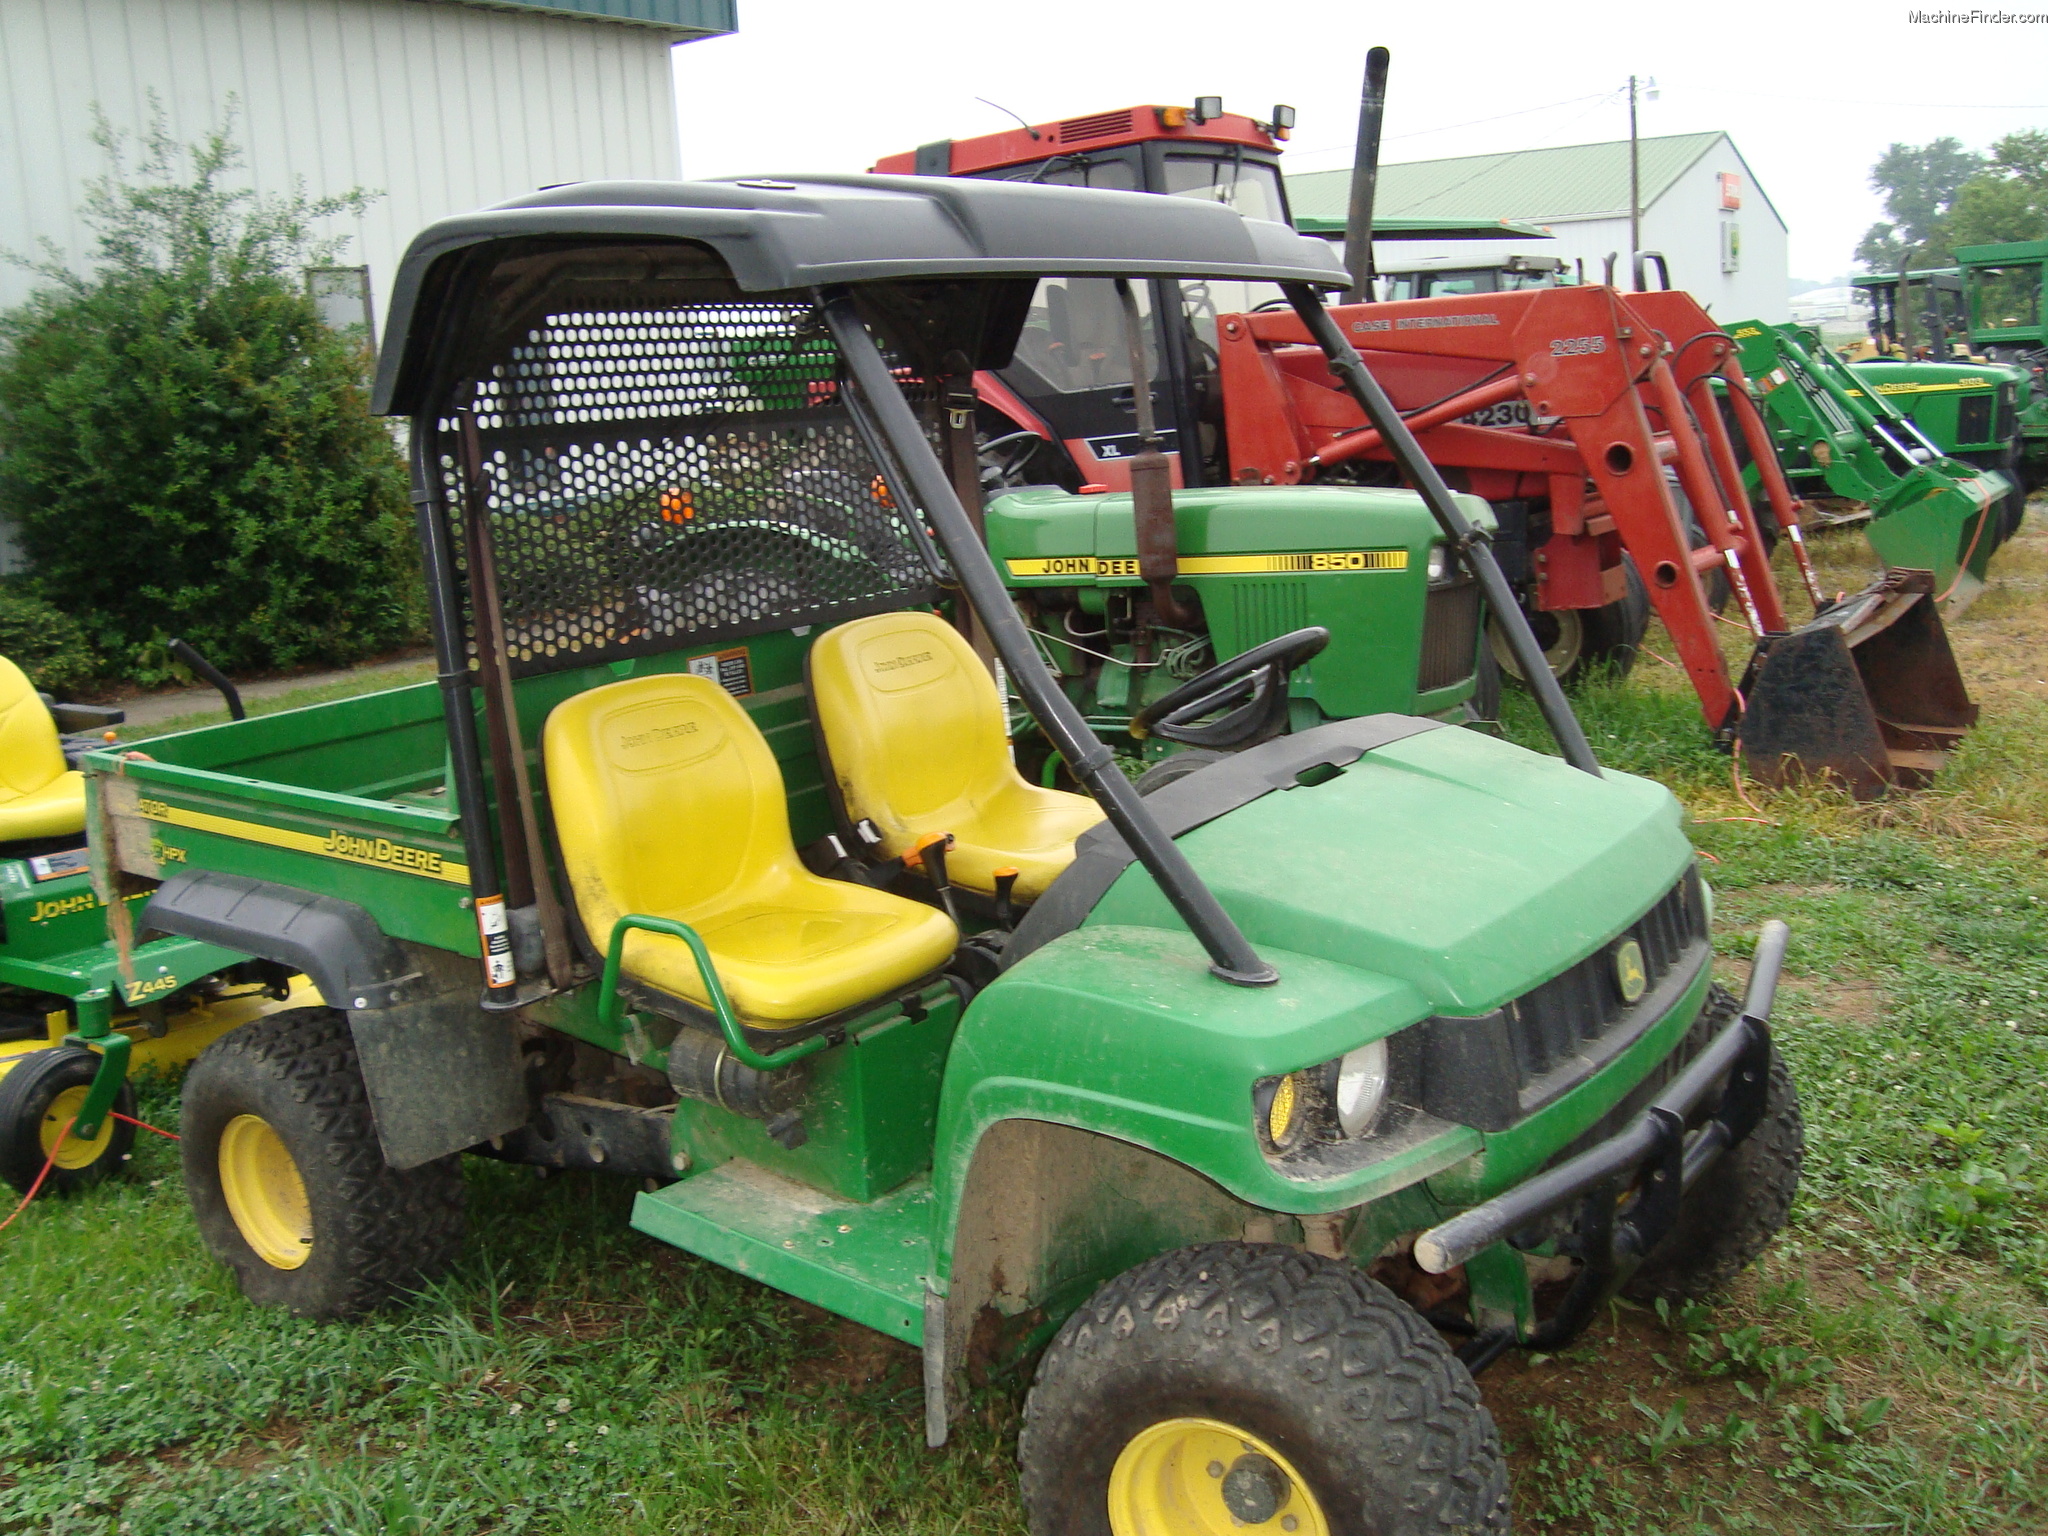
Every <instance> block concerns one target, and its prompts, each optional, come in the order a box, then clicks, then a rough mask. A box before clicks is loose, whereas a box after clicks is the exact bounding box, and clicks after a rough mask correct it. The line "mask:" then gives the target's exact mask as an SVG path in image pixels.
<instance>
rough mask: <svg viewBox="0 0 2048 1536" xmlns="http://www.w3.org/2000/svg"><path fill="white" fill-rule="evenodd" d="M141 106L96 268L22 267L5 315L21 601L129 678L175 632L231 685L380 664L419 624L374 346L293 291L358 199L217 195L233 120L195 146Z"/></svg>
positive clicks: (95, 227) (105, 206) (96, 193)
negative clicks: (227, 673) (60, 622)
mask: <svg viewBox="0 0 2048 1536" xmlns="http://www.w3.org/2000/svg"><path fill="white" fill-rule="evenodd" d="M152 106H153V108H155V110H154V114H153V120H152V123H151V126H150V128H149V129H148V131H147V132H146V133H145V134H144V135H142V139H141V145H140V153H139V155H137V154H135V153H134V146H133V145H132V144H131V143H130V141H129V140H128V139H127V137H126V136H125V135H121V134H117V133H115V132H114V131H113V130H112V129H111V128H109V126H108V125H107V123H106V121H105V119H104V118H100V119H99V122H98V126H97V131H96V135H95V137H96V140H97V142H98V143H99V144H100V146H101V147H102V149H104V150H105V151H106V154H107V156H108V161H109V170H108V173H107V174H106V175H105V176H104V177H102V178H100V179H99V180H97V181H95V182H92V183H90V184H89V186H88V189H87V196H86V198H85V200H84V203H83V205H82V209H81V212H82V215H83V217H84V219H85V221H86V222H87V224H88V227H89V228H90V229H91V230H92V231H93V234H94V239H95V245H96V254H97V261H96V263H95V265H94V267H93V269H92V270H91V271H90V272H88V273H83V274H81V273H77V272H73V271H71V270H69V269H68V268H67V267H66V266H65V265H64V263H63V262H62V260H61V259H60V257H59V255H58V253H57V252H56V251H55V249H54V248H53V247H49V246H48V245H47V244H46V246H45V256H44V259H43V260H41V261H34V262H31V261H26V260H24V259H23V258H20V257H15V258H13V259H14V260H16V261H17V262H20V263H21V264H23V265H27V266H30V267H31V268H32V269H33V270H34V271H35V272H37V273H38V275H39V276H40V277H42V278H43V279H44V285H43V286H42V287H41V288H39V289H38V291H37V292H36V293H35V294H34V295H33V296H32V297H31V298H30V299H29V301H28V302H27V303H26V304H24V305H23V306H21V307H20V308H19V309H16V310H14V311H12V312H11V313H9V314H7V315H5V316H0V515H5V516H7V517H9V518H11V519H12V520H13V522H14V523H15V525H16V528H17V530H18V533H19V538H20V543H21V546H22V549H23V552H24V553H25V554H26V555H27V557H28V559H29V563H30V567H31V574H30V577H29V584H30V586H31V587H32V589H33V590H34V592H35V593H36V594H37V595H39V596H41V597H42V598H44V599H45V600H47V601H49V602H51V603H53V604H55V605H56V606H58V607H60V608H62V609H63V610H65V611H66V612H68V613H70V614H72V615H74V616H76V617H77V618H78V619H79V620H80V621H81V622H82V623H83V625H84V627H85V630H86V633H87V636H88V638H89V639H90V640H91V641H92V643H93V644H94V645H95V646H96V647H97V648H98V649H99V651H100V653H101V654H102V656H103V657H104V658H105V659H106V661H107V663H108V664H109V665H110V666H111V667H112V668H113V669H115V670H117V671H119V672H121V673H123V674H124V675H126V676H128V677H131V678H133V679H135V680H136V681H141V682H153V681H158V680H161V679H162V678H164V677H167V676H169V675H170V673H171V663H170V661H169V659H168V657H167V656H166V655H165V653H164V642H165V641H166V640H167V639H169V638H170V637H171V636H173V635H182V636H183V637H184V638H186V639H188V640H190V641H191V642H192V643H193V644H194V645H196V646H198V647H199V648H200V649H201V650H202V651H203V652H206V653H208V654H209V655H210V656H211V657H212V659H214V660H215V661H216V662H217V663H218V664H219V665H221V666H224V667H228V668H231V669H242V670H249V669H258V668H269V667H286V666H292V665H297V664H301V663H305V662H328V663H334V662H345V661H350V660H354V659H357V658H359V657H362V656H364V655H369V654H373V653H375V652H378V651H381V650H388V649H390V648H392V647H393V646H394V645H397V644H400V643H402V642H404V641H406V640H408V639H410V638H412V637H414V636H416V635H417V634H418V632H419V630H420V627H421V626H420V619H421V611H422V598H421V594H420V583H419V577H418V571H417V564H416V556H415V555H414V553H413V546H412V541H411V537H410V531H409V530H410V518H409V515H408V510H409V509H408V495H407V486H406V476H405V470H404V466H403V464H402V462H401V460H400V458H399V456H398V453H397V451H396V449H395V447H394V445H393V443H392V440H391V437H390V435H389V433H388V432H386V431H385V429H384V427H383V426H382V425H381V424H380V423H379V422H378V421H377V420H376V419H375V418H374V417H372V416H371V415H370V414H369V405H368V397H367V392H366V389H365V374H366V364H367V361H368V354H367V352H366V350H365V348H364V347H363V345H362V343H361V341H360V340H359V339H351V338H349V337H346V336H343V335H340V334H338V333H336V332H334V331H332V330H329V329H328V328H327V327H325V326H324V325H322V324H321V322H320V319H319V316H318V314H317V313H316V311H315V309H314V307H313V304H312V302H311V301H310V300H309V299H308V297H307V296H306V294H305V292H304V288H303V283H302V274H303V270H304V269H305V268H306V267H308V266H318V265H324V264H327V263H330V262H331V261H332V260H333V259H334V257H335V255H336V254H337V253H338V250H339V247H340V242H338V241H322V240H318V239H315V238H314V237H313V235H312V233H311V230H312V226H313V223H314V221H315V220H318V219H322V218H326V217H329V216H332V215H335V214H347V213H359V212H360V211H361V210H362V209H363V208H364V207H365V206H366V205H367V204H368V203H369V202H371V201H372V196H371V194H368V193H365V192H363V191H361V190H360V189H358V190H355V191H350V192H346V193H341V194H339V195H336V196H331V197H323V198H310V197H308V196H307V195H306V192H305V188H304V186H303V184H301V185H300V186H299V187H298V188H297V189H296V190H295V191H294V192H293V193H292V195H290V196H262V195H258V194H257V193H256V192H255V191H254V190H252V189H250V188H248V187H237V186H232V185H230V184H229V183H230V175H231V173H232V172H233V171H235V170H236V169H237V167H238V166H239V165H240V154H239V151H238V149H237V148H236V146H235V143H234V140H233V137H232V133H233V122H234V104H233V102H232V101H230V103H229V106H228V111H227V115H226V117H225V119H224V121H223V123H222V125H221V126H220V127H219V128H217V129H215V130H214V131H213V132H211V133H209V134H208V135H207V136H206V137H204V138H203V139H201V140H200V141H198V142H197V143H195V144H192V145H189V146H187V145H181V144H179V143H177V142H175V141H174V140H173V139H172V138H171V137H170V135H169V133H168V131H167V127H166V123H165V119H164V115H163V112H162V109H161V108H160V107H156V106H155V103H152ZM131 159H132V160H133V161H134V163H133V164H132V165H131V164H130V163H129V162H130V160H131Z"/></svg>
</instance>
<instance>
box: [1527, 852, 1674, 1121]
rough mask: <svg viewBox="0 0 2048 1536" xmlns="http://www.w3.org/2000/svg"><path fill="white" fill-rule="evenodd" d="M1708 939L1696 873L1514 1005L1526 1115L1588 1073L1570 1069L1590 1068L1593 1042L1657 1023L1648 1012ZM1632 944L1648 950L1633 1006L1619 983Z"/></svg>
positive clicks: (1602, 1040) (1603, 1041) (1644, 957)
mask: <svg viewBox="0 0 2048 1536" xmlns="http://www.w3.org/2000/svg"><path fill="white" fill-rule="evenodd" d="M1706 937H1707V911H1706V901H1705V899H1704V895H1703V893H1702V891H1701V889H1700V877H1699V871H1698V869H1697V868H1692V869H1688V870H1687V871H1686V873H1685V876H1684V878H1683V879H1681V880H1680V881H1679V882H1678V883H1677V884H1676V885H1674V886H1672V887H1671V889H1670V890H1669V891H1667V892H1665V893H1664V895H1663V897H1662V898H1661V899H1660V900H1659V901H1658V902H1657V904H1656V905H1655V906H1653V907H1651V908H1650V910H1649V911H1647V912H1645V913H1644V914H1643V915H1642V917H1640V918H1639V919H1637V920H1636V922H1635V923H1634V924H1633V925H1632V926H1631V927H1630V928H1629V929H1628V930H1627V931H1626V932H1625V933H1622V934H1619V935H1617V936H1616V937H1615V938H1613V939H1611V940H1610V941H1609V942H1607V943H1606V944H1603V945H1601V946H1600V948H1598V949H1596V950H1594V951H1593V953H1592V954H1590V955H1588V956H1586V958H1585V959H1583V960H1581V961H1580V962H1579V963H1578V964H1576V965H1574V966H1572V967H1571V968H1570V969H1569V970H1567V971H1565V972H1564V973H1563V974H1561V975H1558V976H1553V977H1552V978H1551V979H1550V980H1548V981H1546V982H1544V983H1543V984H1542V985H1540V986H1537V987H1532V988H1531V989H1530V990H1529V991H1527V992H1524V993H1523V994H1522V995H1521V996H1520V997H1518V998H1516V999H1515V1000H1514V1001H1513V1002H1512V1003H1510V1004H1508V1006H1507V1008H1506V1009H1505V1012H1506V1015H1507V1022H1508V1043H1509V1046H1510V1048H1511V1049H1512V1050H1513V1052H1514V1057H1515V1070H1516V1074H1517V1076H1518V1077H1519V1079H1520V1087H1521V1089H1522V1090H1523V1097H1524V1103H1523V1109H1524V1111H1525V1112H1526V1111H1528V1110H1531V1109H1534V1108H1537V1107H1540V1104H1541V1103H1542V1102H1547V1101H1548V1100H1549V1099H1551V1098H1554V1097H1555V1096H1556V1095H1557V1094H1558V1093H1561V1092H1562V1091H1563V1090H1564V1088H1566V1087H1568V1086H1570V1082H1571V1081H1576V1080H1577V1079H1578V1078H1579V1077H1581V1076H1583V1075H1584V1072H1583V1071H1570V1070H1567V1069H1570V1068H1573V1067H1584V1068H1585V1069H1587V1070H1590V1069H1591V1067H1592V1066H1593V1065H1594V1063H1593V1062H1592V1061H1591V1060H1590V1059H1589V1057H1588V1054H1587V1047H1588V1046H1589V1045H1590V1044H1593V1043H1594V1042H1600V1043H1602V1044H1605V1043H1606V1042H1607V1037H1608V1036H1609V1035H1610V1033H1612V1032H1615V1031H1616V1030H1617V1028H1618V1026H1622V1025H1624V1024H1640V1025H1641V1026H1643V1027H1647V1026H1648V1024H1649V1023H1650V1022H1651V1020H1650V1019H1649V1018H1646V1017H1643V1014H1644V1010H1645V1009H1646V1008H1647V1007H1649V1006H1650V1005H1652V1004H1654V1003H1656V1002H1657V1001H1658V993H1659V991H1660V983H1662V982H1663V981H1664V979H1665V978H1666V977H1667V976H1668V975H1670V973H1671V971H1672V968H1673V967H1674V966H1676V965H1677V964H1678V963H1679V962H1680V961H1681V960H1683V959H1684V958H1686V956H1687V954H1688V952H1690V951H1693V950H1695V949H1696V948H1697V947H1698V946H1700V945H1703V944H1704V943H1705V942H1706ZM1630 939H1633V940H1634V941H1635V942H1636V944H1637V945H1638V946H1640V947H1641V949H1642V952H1643V971H1644V979H1645V981H1646V983H1647V985H1646V986H1645V988H1644V990H1643V992H1642V994H1641V996H1640V998H1639V999H1638V1001H1637V1002H1635V1003H1633V1004H1631V1003H1629V1002H1627V1001H1626V1000H1625V999H1624V998H1623V997H1622V994H1621V987H1620V983H1619V981H1618V980H1617V978H1616V952H1617V951H1618V950H1619V949H1620V947H1621V945H1622V944H1623V943H1624V942H1625V941H1627V940H1630ZM1635 1032H1637V1031H1628V1032H1627V1033H1629V1034H1631V1035H1632V1034H1633V1033H1635ZM1599 1054H1600V1055H1602V1056H1604V1055H1608V1054H1611V1053H1610V1052H1606V1051H1602V1052H1600V1053H1599ZM1560 1078H1563V1079H1566V1080H1564V1081H1560V1080H1559V1079H1560ZM1546 1079H1548V1081H1546ZM1532 1090H1534V1098H1535V1099H1536V1100H1537V1102H1533V1103H1532V1102H1529V1100H1530V1098H1531V1091H1532Z"/></svg>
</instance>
